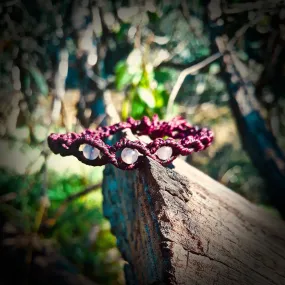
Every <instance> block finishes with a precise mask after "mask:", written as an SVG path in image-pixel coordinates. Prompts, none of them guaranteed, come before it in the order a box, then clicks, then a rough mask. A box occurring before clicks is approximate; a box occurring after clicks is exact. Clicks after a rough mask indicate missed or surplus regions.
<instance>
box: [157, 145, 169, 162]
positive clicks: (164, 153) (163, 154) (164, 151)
mask: <svg viewBox="0 0 285 285" xmlns="http://www.w3.org/2000/svg"><path fill="white" fill-rule="evenodd" d="M172 153H173V151H172V148H171V147H170V146H162V147H160V148H159V149H158V150H157V151H156V153H155V154H156V155H157V157H158V158H159V159H161V160H168V159H170V157H171V156H172Z"/></svg>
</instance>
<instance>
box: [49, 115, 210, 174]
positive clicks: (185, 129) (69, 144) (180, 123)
mask: <svg viewBox="0 0 285 285" xmlns="http://www.w3.org/2000/svg"><path fill="white" fill-rule="evenodd" d="M126 128H129V129H131V131H132V132H133V134H136V135H147V136H149V137H150V138H151V139H152V140H153V141H152V142H150V143H145V142H142V141H140V140H137V141H130V140H128V139H126V138H122V139H120V140H119V141H118V142H116V143H115V144H114V145H108V144H106V143H105V142H104V141H103V139H105V138H107V137H109V136H111V135H113V134H115V133H117V132H119V131H121V130H123V129H126ZM164 137H167V139H163V138H164ZM213 139H214V135H213V132H212V131H211V130H208V129H207V128H198V127H197V126H192V125H191V124H189V123H188V122H187V121H186V120H185V119H183V118H182V117H176V118H173V119H172V120H170V121H169V122H166V121H159V118H158V115H156V114H155V115H154V116H153V118H152V120H151V119H150V118H148V117H146V116H144V117H143V118H142V119H141V120H135V119H133V118H131V117H130V118H128V119H127V121H126V122H120V123H117V124H114V125H112V126H109V127H99V128H97V129H96V130H93V131H92V130H89V129H87V130H85V131H83V132H82V133H80V134H77V133H74V132H71V133H66V134H55V133H52V134H50V135H49V137H48V145H49V148H50V149H51V151H52V152H54V153H55V154H60V155H61V156H69V155H73V156H75V157H76V158H77V159H78V160H79V161H81V162H82V163H84V164H87V165H92V166H101V165H105V164H107V163H111V164H113V165H114V166H116V167H118V168H120V169H124V170H131V169H135V168H137V167H139V165H140V164H141V163H142V159H143V157H144V156H148V157H151V158H152V159H154V160H155V161H157V162H159V163H160V164H161V165H164V166H165V165H168V164H169V163H171V162H172V161H173V160H174V159H176V158H177V156H179V155H183V156H186V155H189V154H191V153H192V152H198V151H201V150H204V149H205V148H207V147H208V146H210V144H211V143H212V141H213ZM83 144H89V145H91V146H93V147H95V148H97V149H99V150H100V156H99V157H97V158H96V159H95V160H89V159H87V158H86V157H85V156H84V155H83V152H82V151H80V149H79V148H80V145H83ZM162 146H169V147H171V148H172V151H173V152H172V156H171V157H170V158H169V159H168V160H161V159H159V158H158V156H157V155H156V154H155V153H156V151H157V150H158V149H159V148H160V147H162ZM125 147H128V148H132V149H136V150H137V151H138V152H139V153H140V154H142V156H139V158H138V160H137V161H136V162H135V163H133V164H126V163H125V162H124V161H123V160H122V159H121V157H120V156H118V155H116V154H117V153H118V151H120V150H122V149H123V148H125Z"/></svg>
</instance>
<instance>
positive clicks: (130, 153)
mask: <svg viewBox="0 0 285 285" xmlns="http://www.w3.org/2000/svg"><path fill="white" fill-rule="evenodd" d="M138 157H139V153H138V151H137V150H136V149H132V148H128V147H126V148H124V149H123V150H122V153H121V158H122V161H123V162H124V163H126V164H134V163H135V162H136V161H137V160H138Z"/></svg>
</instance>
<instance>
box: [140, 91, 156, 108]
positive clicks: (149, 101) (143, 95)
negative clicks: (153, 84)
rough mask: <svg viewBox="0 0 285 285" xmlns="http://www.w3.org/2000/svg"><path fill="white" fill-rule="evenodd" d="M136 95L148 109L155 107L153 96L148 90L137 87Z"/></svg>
mask: <svg viewBox="0 0 285 285" xmlns="http://www.w3.org/2000/svg"><path fill="white" fill-rule="evenodd" d="M138 95H139V97H140V99H141V100H142V101H143V102H145V103H146V105H147V106H148V107H149V108H152V109H153V108H154V107H155V98H154V96H153V93H152V91H151V90H150V89H149V88H145V87H139V88H138Z"/></svg>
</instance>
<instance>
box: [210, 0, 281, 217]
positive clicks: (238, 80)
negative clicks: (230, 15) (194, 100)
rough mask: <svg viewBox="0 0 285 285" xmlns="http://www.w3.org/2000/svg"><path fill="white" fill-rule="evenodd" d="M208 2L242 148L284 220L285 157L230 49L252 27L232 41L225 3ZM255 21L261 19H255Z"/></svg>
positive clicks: (245, 73)
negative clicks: (225, 13) (227, 33)
mask: <svg viewBox="0 0 285 285" xmlns="http://www.w3.org/2000/svg"><path fill="white" fill-rule="evenodd" d="M206 2H209V3H208V5H205V9H206V11H207V12H208V19H207V20H208V21H207V26H209V27H210V38H211V42H212V50H213V52H214V53H216V52H217V51H219V52H220V53H222V54H223V57H222V60H221V64H220V65H221V69H222V73H223V78H224V82H225V84H226V86H227V89H228V94H229V104H230V107H231V110H232V113H233V116H234V118H235V120H236V124H237V129H238V131H239V135H240V138H241V141H242V144H243V148H244V150H245V151H246V152H247V154H248V156H249V157H250V159H251V161H252V163H253V165H254V166H255V167H256V169H257V170H258V171H259V173H260V175H261V177H262V178H263V179H264V181H265V183H266V184H267V194H268V197H269V198H270V200H271V203H272V204H273V205H274V206H275V207H276V208H277V209H278V210H279V212H280V214H281V215H282V217H283V218H284V219H285V155H284V152H283V151H282V149H281V148H280V147H279V145H278V143H277V141H276V138H275V137H274V135H273V134H272V132H271V131H270V129H269V128H268V126H267V125H266V122H265V120H264V118H263V117H262V116H261V113H260V108H259V103H258V101H257V99H256V97H255V88H254V84H253V82H252V81H251V80H250V79H249V78H250V76H249V70H248V68H247V66H246V65H245V64H244V63H243V62H242V61H241V60H240V59H239V58H238V55H237V53H236V50H235V49H234V48H233V47H232V46H231V45H230V43H231V41H232V40H233V39H234V41H233V42H235V41H237V40H238V38H239V36H238V35H239V34H242V32H241V31H242V30H246V29H247V25H249V23H247V24H245V25H244V26H242V25H243V23H241V26H242V29H241V30H239V32H237V33H236V36H235V37H234V38H233V39H231V40H229V39H228V37H227V35H226V34H225V31H226V29H225V27H224V24H223V23H224V22H225V21H224V20H223V13H222V8H221V7H222V1H221V0H210V1H208V0H206ZM256 19H259V17H258V16H256ZM251 25H253V23H252V24H251Z"/></svg>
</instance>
